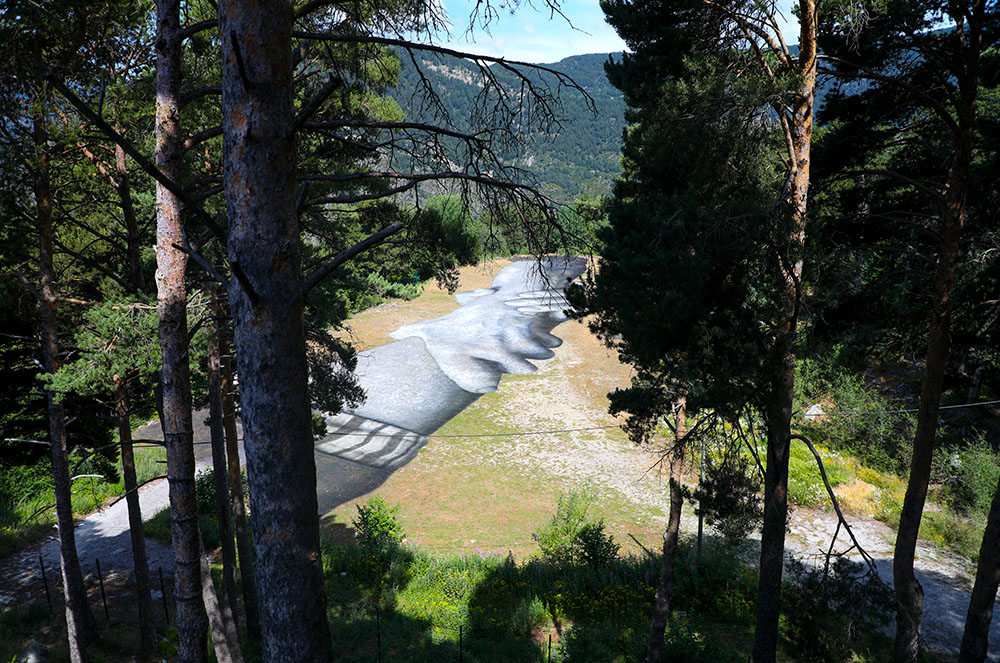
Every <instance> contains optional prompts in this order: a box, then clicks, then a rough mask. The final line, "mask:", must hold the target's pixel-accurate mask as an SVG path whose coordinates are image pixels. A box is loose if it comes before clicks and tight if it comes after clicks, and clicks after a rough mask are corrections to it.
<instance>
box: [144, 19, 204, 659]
mask: <svg viewBox="0 0 1000 663" xmlns="http://www.w3.org/2000/svg"><path fill="white" fill-rule="evenodd" d="M179 5H180V2H179V0H157V2H156V52H157V58H156V166H157V168H159V169H160V170H161V171H162V172H163V173H164V174H165V175H166V176H167V177H169V178H171V179H172V180H174V181H175V182H177V181H180V179H181V178H180V175H181V157H182V155H183V136H182V134H181V126H180V105H179V100H180V80H181V50H180V49H181V40H180V36H179V34H178V31H179V29H180V14H179ZM175 244H176V245H178V246H184V244H185V241H184V237H183V234H182V221H181V204H180V201H178V200H177V198H176V197H175V196H174V195H173V194H172V193H170V192H169V191H167V189H166V188H164V187H163V186H162V185H159V184H158V185H157V187H156V289H157V313H158V314H159V319H160V351H161V354H162V356H163V372H162V375H163V380H162V383H163V436H164V439H165V442H166V447H167V476H168V480H169V482H170V521H171V535H172V537H173V547H174V597H175V600H176V602H177V631H178V635H179V640H178V646H177V657H178V660H179V661H180V662H181V663H202V662H203V661H204V660H205V645H206V641H205V636H206V628H207V619H206V616H205V607H204V604H203V603H202V596H201V555H199V553H198V550H199V546H200V544H201V534H200V533H199V531H198V509H197V505H196V502H195V492H194V466H195V460H194V446H193V439H192V426H191V381H190V367H189V366H188V339H187V290H186V287H185V283H184V274H185V270H186V268H187V256H186V255H185V254H184V253H183V252H182V251H180V250H178V249H176V248H175V247H174V245H175Z"/></svg>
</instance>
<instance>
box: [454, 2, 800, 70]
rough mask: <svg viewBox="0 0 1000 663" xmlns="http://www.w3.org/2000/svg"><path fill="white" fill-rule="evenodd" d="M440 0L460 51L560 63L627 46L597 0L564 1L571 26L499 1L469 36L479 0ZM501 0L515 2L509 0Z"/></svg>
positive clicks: (788, 30)
mask: <svg viewBox="0 0 1000 663" xmlns="http://www.w3.org/2000/svg"><path fill="white" fill-rule="evenodd" d="M442 3H443V4H444V6H445V9H446V10H447V11H448V15H449V17H450V18H451V22H452V24H453V25H454V26H455V27H454V29H453V30H452V38H451V41H450V42H449V43H450V44H451V45H452V46H454V47H455V48H458V49H461V50H467V51H472V52H476V53H482V54H484V55H493V56H497V57H505V58H508V59H510V60H523V61H526V62H557V61H559V60H561V59H563V58H565V57H567V56H569V55H580V54H582V53H609V52H611V51H622V50H625V44H624V42H622V40H621V39H619V38H618V35H617V34H616V33H615V31H614V30H613V29H612V28H611V26H609V25H608V24H607V23H605V22H604V12H602V11H601V8H600V6H599V5H598V1H597V0H563V1H562V2H561V3H560V6H561V8H562V11H563V13H564V14H565V15H566V17H567V18H568V19H569V20H570V21H571V22H572V27H571V26H570V25H569V23H567V22H566V19H563V18H562V17H560V16H554V17H552V18H551V19H550V18H549V12H548V10H546V9H545V8H544V0H534V3H535V6H536V7H537V9H532V8H531V7H530V6H529V5H528V4H527V3H526V2H524V1H523V0H522V2H521V3H520V4H521V6H520V7H518V8H517V10H516V11H515V12H514V13H511V12H510V11H509V10H505V9H499V7H500V5H501V3H502V0H501V2H496V1H495V2H494V6H495V7H497V8H498V9H497V11H498V13H499V15H500V16H499V18H498V19H497V20H496V21H494V22H492V23H491V24H490V26H489V32H488V33H487V32H486V31H484V30H482V29H479V28H477V29H476V30H475V32H474V33H473V34H472V35H471V36H469V35H465V34H463V33H464V31H465V28H466V27H467V26H468V23H469V12H470V11H471V10H472V8H473V7H474V6H475V2H474V1H473V0H442ZM502 4H506V5H510V4H513V3H512V2H510V0H508V1H507V2H503V3H502ZM778 4H779V6H780V7H782V9H785V11H784V13H785V17H786V19H788V20H789V21H790V22H789V23H788V24H787V25H786V26H783V30H784V32H785V39H786V40H787V41H788V42H789V43H795V42H797V41H798V28H797V27H793V26H797V23H798V22H797V21H796V19H795V17H794V16H792V15H791V13H790V12H789V11H787V9H786V8H787V7H789V6H790V5H791V0H779V3H778Z"/></svg>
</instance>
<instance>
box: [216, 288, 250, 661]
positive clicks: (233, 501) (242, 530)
mask: <svg viewBox="0 0 1000 663" xmlns="http://www.w3.org/2000/svg"><path fill="white" fill-rule="evenodd" d="M212 305H213V307H214V308H213V310H212V315H213V316H214V317H215V319H216V320H225V319H227V318H228V317H229V311H228V310H227V308H226V305H225V302H224V301H223V300H222V298H221V297H218V298H216V299H215V300H214V301H213V302H212ZM221 332H222V329H221V328H220V334H219V338H218V341H219V356H220V359H221V377H222V382H221V384H220V389H219V390H220V391H221V392H222V414H223V418H222V423H223V428H224V429H225V434H226V459H227V461H228V462H227V463H226V465H227V469H228V471H229V506H230V510H231V511H232V515H233V521H232V522H233V529H234V530H235V532H236V550H237V551H238V553H239V563H240V591H241V593H242V594H243V610H244V614H245V616H246V625H247V635H248V637H250V638H251V639H252V640H255V641H256V640H259V639H260V618H259V617H258V614H259V613H258V610H257V576H256V574H255V573H254V554H253V546H251V545H250V528H249V526H248V525H247V510H246V504H244V503H243V478H242V476H241V472H240V447H239V445H240V441H239V435H238V431H237V428H236V404H235V403H234V402H233V394H234V390H235V385H234V384H233V366H232V357H231V356H230V354H229V343H228V340H227V339H226V336H225V334H224V333H221Z"/></svg>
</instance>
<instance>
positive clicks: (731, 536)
mask: <svg viewBox="0 0 1000 663" xmlns="http://www.w3.org/2000/svg"><path fill="white" fill-rule="evenodd" d="M761 479H762V477H761V476H760V472H758V471H757V467H756V465H754V464H753V463H752V461H751V460H750V459H749V458H747V457H746V456H745V455H744V454H742V453H739V452H735V451H734V452H730V453H726V454H724V455H723V457H722V458H721V459H719V460H716V459H713V458H712V457H711V456H707V457H706V458H705V473H704V476H703V477H702V478H701V481H699V483H698V487H697V488H696V489H695V491H694V495H693V497H694V500H695V503H696V504H697V510H698V512H699V513H700V514H702V515H704V516H705V522H706V523H708V525H709V526H711V527H714V528H715V529H716V531H718V532H719V534H721V535H722V537H723V538H724V539H725V540H726V542H727V543H729V544H731V545H735V544H736V543H739V542H740V541H743V540H744V539H746V537H747V536H748V535H749V534H750V533H751V532H753V531H754V530H756V529H757V527H759V526H760V523H761V520H762V519H763V515H764V509H763V507H762V505H761V501H760V487H761Z"/></svg>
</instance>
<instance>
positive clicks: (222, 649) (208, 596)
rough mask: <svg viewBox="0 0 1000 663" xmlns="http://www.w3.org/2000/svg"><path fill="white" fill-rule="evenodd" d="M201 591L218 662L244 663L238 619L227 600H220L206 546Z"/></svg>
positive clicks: (203, 551)
mask: <svg viewBox="0 0 1000 663" xmlns="http://www.w3.org/2000/svg"><path fill="white" fill-rule="evenodd" d="M201 592H202V600H203V601H204V603H205V613H206V614H207V615H208V623H209V627H210V628H209V630H210V632H211V634H212V648H213V649H214V650H215V660H216V661H217V662H218V663H243V652H242V650H241V649H240V637H239V633H238V629H237V628H236V620H235V619H233V615H232V613H230V612H229V608H227V607H226V604H225V602H220V601H219V595H218V594H216V592H215V583H213V582H212V569H211V567H210V566H209V560H208V555H207V554H205V548H204V546H203V547H202V549H201Z"/></svg>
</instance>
